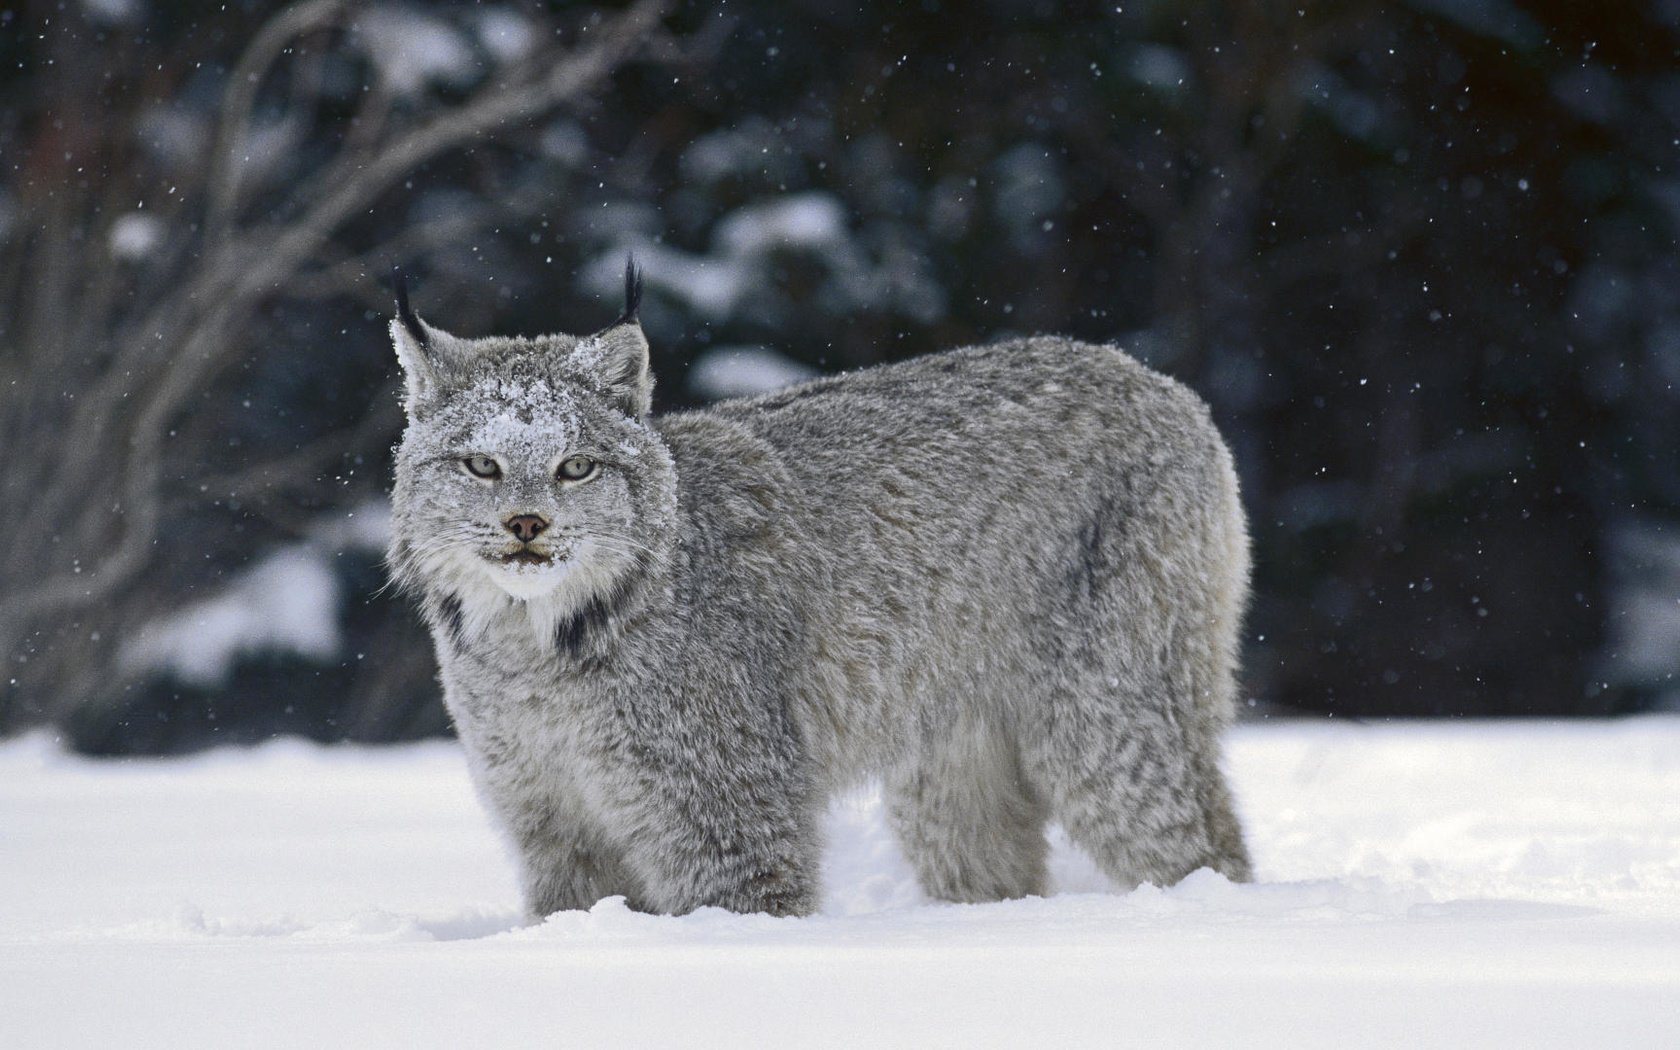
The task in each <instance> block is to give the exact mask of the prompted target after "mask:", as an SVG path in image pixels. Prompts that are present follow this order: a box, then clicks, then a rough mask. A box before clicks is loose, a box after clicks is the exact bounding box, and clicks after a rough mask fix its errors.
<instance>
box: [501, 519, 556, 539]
mask: <svg viewBox="0 0 1680 1050" xmlns="http://www.w3.org/2000/svg"><path fill="white" fill-rule="evenodd" d="M502 524H503V525H504V526H506V527H507V530H508V531H509V532H511V533H513V534H514V535H515V536H518V537H519V538H520V539H521V540H524V541H525V542H526V543H530V542H531V541H532V540H534V539H536V538H537V536H538V534H540V533H541V532H542V531H543V530H544V529H546V528H548V521H547V519H545V518H543V517H542V516H541V515H538V514H515V515H514V516H513V517H511V518H509V519H508V520H506V521H504V522H502Z"/></svg>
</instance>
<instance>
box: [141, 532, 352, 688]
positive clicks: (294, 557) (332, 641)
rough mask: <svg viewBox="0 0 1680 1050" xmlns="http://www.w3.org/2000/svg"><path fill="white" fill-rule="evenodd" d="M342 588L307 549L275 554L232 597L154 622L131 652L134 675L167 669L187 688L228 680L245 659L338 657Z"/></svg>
mask: <svg viewBox="0 0 1680 1050" xmlns="http://www.w3.org/2000/svg"><path fill="white" fill-rule="evenodd" d="M338 604H339V583H338V578H337V577H336V576H334V575H333V571H332V567H331V566H330V565H328V564H327V562H326V560H325V558H324V557H323V556H322V555H321V553H320V552H319V551H317V550H315V549H314V548H313V547H310V546H305V545H300V546H295V547H289V548H285V549H283V550H280V551H278V552H276V553H274V554H271V555H269V556H268V557H266V558H264V559H263V560H262V561H260V562H258V563H257V564H256V565H254V566H252V567H251V568H249V569H247V570H245V571H244V572H243V573H241V574H240V575H239V576H238V577H237V578H236V579H235V580H234V582H233V584H232V585H231V586H229V587H228V588H227V589H226V590H224V591H222V592H221V593H219V594H217V595H216V596H215V597H214V598H209V599H207V600H205V601H202V602H197V603H195V604H192V605H189V606H187V607H186V608H184V609H181V610H179V611H178V612H175V613H172V614H170V615H168V616H164V617H162V618H160V619H157V620H154V621H152V622H151V623H149V624H147V625H146V626H145V627H143V628H142V629H141V630H140V632H139V634H138V635H137V636H136V637H135V638H134V640H133V641H132V642H130V643H129V644H128V645H127V646H125V647H124V649H123V656H122V663H123V665H124V667H125V668H127V669H128V670H130V671H152V670H166V671H169V672H171V673H172V674H174V676H175V677H176V678H179V679H180V680H181V681H183V682H187V683H189V684H193V685H215V684H217V683H220V682H223V681H226V679H227V676H228V674H229V672H231V671H232V670H233V664H234V661H236V660H237V659H238V658H239V657H240V656H243V655H246V654H250V653H258V652H290V653H297V654H299V655H301V656H305V657H309V658H312V659H316V660H326V659H329V658H330V657H332V656H333V655H335V654H336V653H337V652H338V645H339V633H338Z"/></svg>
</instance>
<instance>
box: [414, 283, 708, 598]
mask: <svg viewBox="0 0 1680 1050" xmlns="http://www.w3.org/2000/svg"><path fill="white" fill-rule="evenodd" d="M392 339H393V341H394V342H395V344H396V347H397V352H398V356H399V357H400V358H401V359H402V362H403V365H404V369H405V372H406V374H407V378H408V397H407V402H406V407H407V409H408V417H409V423H408V427H407V429H406V430H405V431H404V433H403V438H402V443H401V444H400V445H399V446H398V448H397V485H396V491H395V493H394V499H393V506H394V511H395V513H394V527H395V534H394V536H393V538H392V544H391V560H392V563H393V567H394V568H395V570H396V574H397V577H398V578H399V580H401V581H402V582H404V583H408V584H420V585H422V586H423V587H425V588H426V589H428V590H433V591H437V592H440V593H442V594H449V595H454V596H456V597H457V598H461V599H466V598H472V597H474V596H475V595H477V596H482V595H483V594H484V593H485V591H486V590H490V591H491V593H501V594H505V595H506V596H508V597H511V598H514V599H517V600H519V601H522V602H526V603H539V604H545V605H553V606H556V608H554V609H553V610H552V612H553V614H554V616H556V617H564V616H565V615H567V614H568V613H569V612H571V611H575V610H577V609H579V608H581V607H582V606H583V604H585V603H586V602H588V601H590V600H591V599H600V598H603V597H610V595H611V594H612V592H614V591H615V590H616V589H618V588H620V587H622V586H623V585H624V583H625V582H626V581H627V580H628V579H629V578H631V577H632V576H633V575H634V574H635V573H637V572H638V571H639V570H640V569H641V568H643V567H645V564H646V559H647V557H648V556H649V555H650V554H651V553H652V551H651V547H652V539H651V537H652V535H654V534H657V533H658V532H659V531H660V519H661V518H662V517H664V515H665V508H666V507H668V506H670V505H672V504H673V503H674V500H675V482H674V478H673V477H672V476H671V473H670V469H669V459H668V453H666V452H665V450H664V446H663V445H662V444H661V443H660V442H659V440H658V438H657V437H656V436H655V435H654V434H653V432H652V431H651V430H650V429H649V428H648V427H647V426H646V424H645V417H646V414H647V411H648V401H649V395H650V392H651V385H652V384H651V380H650V378H649V377H648V374H647V342H646V340H645V338H644V337H643V336H642V332H641V327H640V325H638V324H636V323H635V321H634V318H633V314H632V315H630V316H629V317H627V318H626V319H623V320H621V321H620V322H619V323H618V324H615V325H614V326H612V327H610V328H608V329H607V330H606V331H604V332H601V333H598V334H596V335H593V336H586V337H576V336H569V335H551V336H545V337H541V338H538V339H501V338H492V339H460V338H456V337H454V336H451V335H449V334H448V333H446V332H443V331H441V330H439V329H436V328H433V327H432V326H430V325H427V324H425V323H424V322H422V321H420V320H419V318H417V317H414V316H413V315H412V313H410V312H408V311H407V310H406V305H405V309H404V310H403V316H402V317H401V318H400V319H399V320H398V321H396V322H394V323H393V324H392Z"/></svg>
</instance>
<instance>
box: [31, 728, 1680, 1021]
mask: <svg viewBox="0 0 1680 1050" xmlns="http://www.w3.org/2000/svg"><path fill="white" fill-rule="evenodd" d="M1229 758H1230V767H1231V771H1232V774H1233V776H1234V779H1235V781H1236V786H1237V791H1238V794H1239V798H1240V802H1241V806H1242V809H1243V812H1244V814H1245V817H1246V819H1247V822H1248V827H1249V831H1250V837H1251V842H1252V845H1253V849H1254V853H1255V857H1256V861H1257V864H1258V868H1259V873H1260V877H1261V881H1260V882H1259V883H1258V884H1256V885H1250V886H1233V885H1231V884H1229V883H1227V882H1225V881H1224V880H1222V879H1220V878H1219V877H1217V876H1214V875H1212V874H1210V873H1208V872H1202V873H1199V874H1197V875H1193V876H1191V877H1190V878H1189V879H1188V880H1186V881H1185V882H1184V883H1182V884H1180V885H1179V886H1176V887H1172V888H1170V889H1157V888H1154V887H1147V886H1146V887H1144V888H1142V889H1138V890H1135V891H1133V892H1131V893H1114V892H1110V891H1108V890H1107V888H1106V887H1104V886H1103V883H1102V879H1101V878H1100V877H1099V876H1097V875H1096V873H1095V872H1094V871H1093V870H1092V868H1091V867H1090V865H1089V864H1088V863H1087V862H1086V861H1085V860H1084V859H1083V858H1081V857H1080V856H1078V855H1077V854H1075V853H1074V852H1072V851H1071V850H1069V849H1068V848H1067V847H1066V845H1065V844H1064V843H1061V842H1058V843H1057V846H1056V853H1055V861H1054V865H1055V873H1056V881H1057V886H1058V889H1059V893H1058V894H1057V895H1056V896H1054V897H1051V898H1047V899H1042V900H1036V899H1035V900H1026V901H1016V902H1011V903H1005V904H996V905H982V906H953V905H941V904H929V903H927V902H925V901H924V900H922V899H921V897H920V895H919V894H918V892H917V891H916V889H915V887H914V884H913V882H912V880H911V878H910V875H909V873H908V871H907V869H906V867H905V865H904V863H903V861H902V859H901V858H900V857H899V856H898V854H897V851H896V849H895V847H894V846H893V843H892V841H891V838H890V836H889V835H888V834H887V832H886V830H885V828H884V825H883V822H882V819H881V813H880V807H879V805H878V803H877V800H876V799H875V798H874V797H873V796H870V795H860V796H858V797H856V798H853V799H848V800H846V801H844V802H843V803H841V804H838V805H836V807H835V808H834V811H833V816H832V820H831V846H830V856H829V866H828V873H827V881H828V888H827V898H826V906H825V908H824V912H823V914H822V915H820V916H818V917H816V918H811V919H803V920H799V919H781V920H778V919H769V918H763V917H743V916H735V915H729V914H724V913H719V912H701V913H698V914H695V915H690V916H686V917H683V918H663V917H652V916H644V915H637V914H634V913H631V912H628V911H626V910H625V909H624V907H623V906H622V905H621V904H620V903H618V902H616V901H605V902H603V903H601V904H600V905H598V906H597V907H596V908H595V909H594V910H593V911H591V912H588V913H570V914H562V915H557V916H554V917H552V918H550V919H549V920H548V921H547V922H546V923H543V924H541V925H539V926H535V927H528V928H525V927H520V926H519V924H518V902H517V893H516V890H515V887H514V882H513V878H512V874H511V868H510V865H509V864H508V862H507V860H506V859H505V857H504V855H503V853H502V851H501V849H500V848H499V845H498V843H497V841H496V839H495V837H494V836H493V835H492V833H491V832H490V830H489V829H488V827H487V826H486V824H485V821H484V819H483V817H482V816H481V814H480V812H479V809H478V806H477V805H476V803H475V800H474V799H473V796H472V793H471V790H470V789H469V787H468V785H467V781H466V776H465V771H464V768H463V764H462V760H461V758H460V755H459V753H458V752H457V750H456V749H455V747H454V746H452V745H449V744H444V743H434V744H427V745H423V746H412V747H402V748H393V749H386V750H371V749H359V748H320V747H314V746H309V745H305V744H300V743H296V742H277V743H274V744H271V745H268V746H265V747H262V748H259V749H257V750H254V751H239V752H234V751H222V752H218V753H213V754H209V755H205V756H201V757H198V758H193V759H190V760H175V761H135V762H122V763H114V762H94V761H87V760H82V759H76V758H71V757H67V756H65V755H63V754H62V753H61V752H60V751H58V749H57V748H55V747H54V746H52V745H51V744H50V743H49V742H48V741H47V740H46V739H44V738H41V737H33V738H28V739H24V740H16V741H12V742H9V743H4V744H0V1046H4V1047H18V1048H24V1047H31V1048H33V1047H59V1046H64V1047H114V1046H121V1047H223V1046H240V1047H262V1046H276V1047H303V1046H332V1047H367V1046H390V1047H398V1046H400V1047H405V1048H407V1047H428V1046H438V1047H467V1046H474V1047H476V1046H484V1047H510V1046H545V1047H549V1046H568V1047H569V1046H614V1047H617V1046H638V1045H653V1046H695V1045H698V1046H732V1047H733V1046H759V1045H791V1046H916V1047H924V1046H926V1047H936V1046H965V1047H966V1046H1031V1047H1063V1046H1105V1047H1120V1046H1125V1047H1130V1046H1173V1045H1179V1046H1238V1045H1241V1046H1291V1047H1298V1046H1335V1047H1356V1046H1357V1047H1372V1046H1395V1047H1402V1046H1403V1047H1426V1046H1427V1047H1434V1046H1489V1047H1516V1046H1523V1047H1535V1046H1571V1047H1581V1046H1634V1045H1637V1046H1652V1047H1655V1046H1680V719H1672V718H1671V719H1646V720H1637V721H1630V722H1619V723H1610V724H1604V723H1600V724H1550V723H1540V724H1469V725H1465V724H1440V725H1417V724H1406V725H1369V726H1365V725H1343V724H1335V723H1313V724H1307V723H1275V724H1268V723H1257V724H1249V725H1243V726H1240V727H1239V728H1238V729H1237V730H1236V732H1235V733H1234V734H1233V737H1232V740H1231V747H1230V756H1229Z"/></svg>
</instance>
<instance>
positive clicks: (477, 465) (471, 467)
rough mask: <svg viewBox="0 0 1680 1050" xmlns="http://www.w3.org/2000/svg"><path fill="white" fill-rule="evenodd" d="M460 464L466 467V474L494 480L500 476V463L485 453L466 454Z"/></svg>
mask: <svg viewBox="0 0 1680 1050" xmlns="http://www.w3.org/2000/svg"><path fill="white" fill-rule="evenodd" d="M461 466H463V467H466V468H467V473H468V474H471V475H472V476H473V477H475V478H484V479H485V480H486V481H494V480H495V479H496V478H499V477H501V476H502V466H501V464H500V463H497V462H496V461H495V460H493V459H491V458H490V457H489V456H485V455H476V456H467V457H466V458H464V459H462V460H461Z"/></svg>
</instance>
